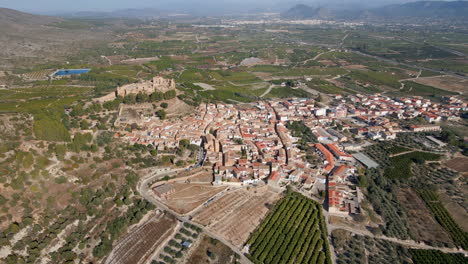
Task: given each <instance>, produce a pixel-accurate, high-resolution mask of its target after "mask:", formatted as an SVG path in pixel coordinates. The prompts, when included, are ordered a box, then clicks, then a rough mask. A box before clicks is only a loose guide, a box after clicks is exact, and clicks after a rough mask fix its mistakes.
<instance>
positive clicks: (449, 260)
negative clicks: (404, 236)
mask: <svg viewBox="0 0 468 264" xmlns="http://www.w3.org/2000/svg"><path fill="white" fill-rule="evenodd" d="M410 254H411V259H412V260H413V263H414V264H463V263H467V262H468V259H467V258H466V257H465V256H464V255H463V254H446V253H443V252H440V251H437V250H421V249H410Z"/></svg>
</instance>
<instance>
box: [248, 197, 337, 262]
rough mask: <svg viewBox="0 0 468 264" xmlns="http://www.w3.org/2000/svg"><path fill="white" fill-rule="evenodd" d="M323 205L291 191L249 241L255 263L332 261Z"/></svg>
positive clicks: (249, 248) (250, 253)
mask: <svg viewBox="0 0 468 264" xmlns="http://www.w3.org/2000/svg"><path fill="white" fill-rule="evenodd" d="M324 221H325V219H324V217H323V214H322V208H321V206H320V205H319V204H318V203H317V202H315V201H313V200H310V199H308V198H306V197H305V196H303V195H301V194H298V193H294V192H290V193H288V194H286V196H285V197H284V198H283V199H282V200H280V201H279V202H278V203H277V204H276V206H275V207H274V208H273V210H272V212H271V213H270V214H269V215H268V216H267V217H266V218H265V219H264V220H263V222H262V224H261V225H260V226H259V227H258V229H257V230H256V231H255V233H253V234H252V236H251V237H250V238H249V240H248V242H247V246H248V250H249V256H250V259H251V260H252V261H254V262H255V263H288V262H289V263H319V264H323V263H331V258H330V249H329V245H328V235H327V230H326V226H325V222H324Z"/></svg>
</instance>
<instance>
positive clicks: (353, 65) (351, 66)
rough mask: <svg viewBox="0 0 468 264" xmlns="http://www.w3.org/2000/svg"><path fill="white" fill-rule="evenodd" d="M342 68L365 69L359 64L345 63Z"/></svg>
mask: <svg viewBox="0 0 468 264" xmlns="http://www.w3.org/2000/svg"><path fill="white" fill-rule="evenodd" d="M343 68H345V69H348V70H367V67H366V66H364V65H360V64H352V65H346V66H344V67H343Z"/></svg>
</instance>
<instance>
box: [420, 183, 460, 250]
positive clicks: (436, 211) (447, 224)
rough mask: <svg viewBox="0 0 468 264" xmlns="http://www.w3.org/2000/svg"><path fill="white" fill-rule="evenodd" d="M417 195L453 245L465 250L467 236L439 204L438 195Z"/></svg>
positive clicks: (426, 193)
mask: <svg viewBox="0 0 468 264" xmlns="http://www.w3.org/2000/svg"><path fill="white" fill-rule="evenodd" d="M419 195H420V196H421V198H422V199H423V200H424V201H425V202H426V204H427V207H429V210H431V212H432V214H433V215H434V217H435V219H436V220H437V222H439V224H440V225H441V226H442V227H443V228H444V229H445V230H447V232H448V233H449V234H450V236H451V237H452V239H453V241H454V242H455V244H457V245H458V246H461V247H462V248H463V249H467V248H468V234H467V233H466V232H465V231H463V229H462V228H460V226H459V225H457V223H456V222H455V221H454V220H453V218H452V216H450V214H449V212H448V211H447V209H445V207H444V206H443V205H442V204H441V203H440V201H439V197H438V195H437V194H436V193H435V192H434V191H430V190H421V191H420V192H419Z"/></svg>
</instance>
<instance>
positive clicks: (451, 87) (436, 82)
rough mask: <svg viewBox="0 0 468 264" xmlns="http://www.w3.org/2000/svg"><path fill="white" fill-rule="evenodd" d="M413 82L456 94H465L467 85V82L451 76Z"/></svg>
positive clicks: (419, 79) (427, 78)
mask: <svg viewBox="0 0 468 264" xmlns="http://www.w3.org/2000/svg"><path fill="white" fill-rule="evenodd" d="M413 81H414V82H417V83H420V84H423V85H427V86H432V87H436V88H439V89H444V90H447V91H452V92H456V93H466V86H467V85H468V80H465V79H462V78H457V77H453V76H434V77H426V78H418V79H416V80H413Z"/></svg>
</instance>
